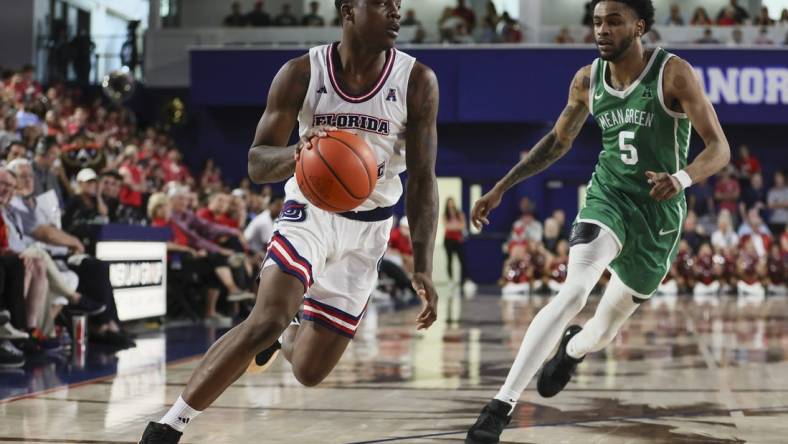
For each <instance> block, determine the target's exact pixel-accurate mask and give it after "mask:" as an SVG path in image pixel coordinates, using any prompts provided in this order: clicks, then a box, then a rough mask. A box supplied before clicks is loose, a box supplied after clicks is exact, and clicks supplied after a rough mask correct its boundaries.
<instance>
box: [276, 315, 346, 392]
mask: <svg viewBox="0 0 788 444" xmlns="http://www.w3.org/2000/svg"><path fill="white" fill-rule="evenodd" d="M349 343H350V338H348V337H347V336H342V335H340V334H338V333H335V332H334V331H332V330H329V329H327V328H325V327H323V326H321V325H319V324H316V323H315V322H312V321H302V323H301V325H291V326H290V327H289V328H288V329H287V330H286V331H285V334H284V335H282V355H284V357H285V359H287V360H288V361H289V362H290V364H292V366H293V375H295V377H296V379H298V382H300V383H301V384H303V385H305V386H307V387H313V386H315V385H317V384H320V383H321V382H322V381H323V379H325V378H326V376H328V374H329V373H331V370H333V369H334V367H335V366H336V365H337V362H339V359H340V358H341V357H342V354H343V353H345V349H346V348H347V346H348V344H349Z"/></svg>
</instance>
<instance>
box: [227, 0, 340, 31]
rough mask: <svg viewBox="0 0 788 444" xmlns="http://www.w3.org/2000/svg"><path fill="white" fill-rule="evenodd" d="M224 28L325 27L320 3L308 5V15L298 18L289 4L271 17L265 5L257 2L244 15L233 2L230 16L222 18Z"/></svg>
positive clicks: (336, 24) (239, 5)
mask: <svg viewBox="0 0 788 444" xmlns="http://www.w3.org/2000/svg"><path fill="white" fill-rule="evenodd" d="M223 24H224V26H228V27H235V28H238V27H244V26H253V27H266V26H326V20H325V19H324V18H323V16H322V15H320V3H319V2H311V3H309V13H308V14H305V15H304V16H303V17H301V18H299V17H297V16H296V15H295V14H294V13H293V6H292V5H291V4H290V3H283V4H282V9H281V10H280V11H279V13H278V14H276V15H275V16H273V17H271V15H270V14H268V13H267V12H265V3H264V2H263V1H257V2H255V4H254V8H253V9H252V10H251V11H249V12H246V13H244V12H243V11H242V8H241V3H240V2H233V4H232V5H231V12H230V14H229V15H228V16H227V17H225V18H224V21H223ZM331 25H332V26H339V18H335V19H334V20H333V21H332V22H331Z"/></svg>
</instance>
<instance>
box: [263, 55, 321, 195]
mask: <svg viewBox="0 0 788 444" xmlns="http://www.w3.org/2000/svg"><path fill="white" fill-rule="evenodd" d="M309 78H310V65H309V55H308V54H307V55H304V56H301V57H298V58H296V59H293V60H290V61H289V62H287V63H285V65H284V66H282V68H281V69H280V70H279V72H278V73H277V74H276V77H274V81H273V82H272V83H271V89H270V90H269V91H268V101H267V103H266V107H265V112H263V116H262V117H261V118H260V122H259V123H258V124H257V130H256V131H255V135H254V142H253V143H252V148H251V149H250V150H249V161H248V162H249V163H248V166H249V178H250V179H251V180H252V182H254V183H269V182H281V181H283V180H285V179H288V178H289V177H290V176H292V175H293V173H294V172H295V152H296V147H297V145H291V146H287V142H288V140H289V139H290V134H292V132H293V128H294V127H295V125H296V122H297V120H298V113H299V111H300V110H301V106H302V105H303V103H304V97H306V91H307V89H308V88H309ZM299 143H300V142H299Z"/></svg>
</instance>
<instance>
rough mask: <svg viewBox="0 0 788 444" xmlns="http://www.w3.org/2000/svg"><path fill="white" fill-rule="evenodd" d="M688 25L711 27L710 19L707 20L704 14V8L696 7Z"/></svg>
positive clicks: (706, 14) (707, 16)
mask: <svg viewBox="0 0 788 444" xmlns="http://www.w3.org/2000/svg"><path fill="white" fill-rule="evenodd" d="M690 25H693V26H709V25H711V19H710V18H709V14H708V13H707V12H706V9H705V8H703V7H698V8H696V9H695V12H694V13H693V14H692V19H691V20H690Z"/></svg>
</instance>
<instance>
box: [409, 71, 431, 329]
mask: <svg viewBox="0 0 788 444" xmlns="http://www.w3.org/2000/svg"><path fill="white" fill-rule="evenodd" d="M407 100H408V125H407V129H406V149H407V152H406V156H405V159H406V161H407V166H408V192H407V195H406V196H405V211H406V213H407V215H408V223H409V225H410V235H411V241H412V242H413V269H414V273H413V288H414V289H415V290H416V291H417V292H418V293H419V296H420V297H421V298H422V299H423V300H424V302H425V305H424V309H423V310H422V312H421V313H420V314H419V317H418V319H417V322H416V327H417V328H418V329H422V328H429V326H430V325H432V323H433V322H435V319H436V318H437V313H438V311H437V310H438V295H437V292H436V291H435V286H434V285H433V284H432V255H433V250H434V248H435V235H436V233H437V230H438V185H437V180H436V178H435V159H436V157H437V152H438V128H437V116H438V79H437V78H436V77H435V73H434V72H432V70H431V69H430V68H428V67H426V66H424V65H422V64H421V63H416V65H415V66H414V67H413V71H411V74H410V81H409V84H408V99H407Z"/></svg>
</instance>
